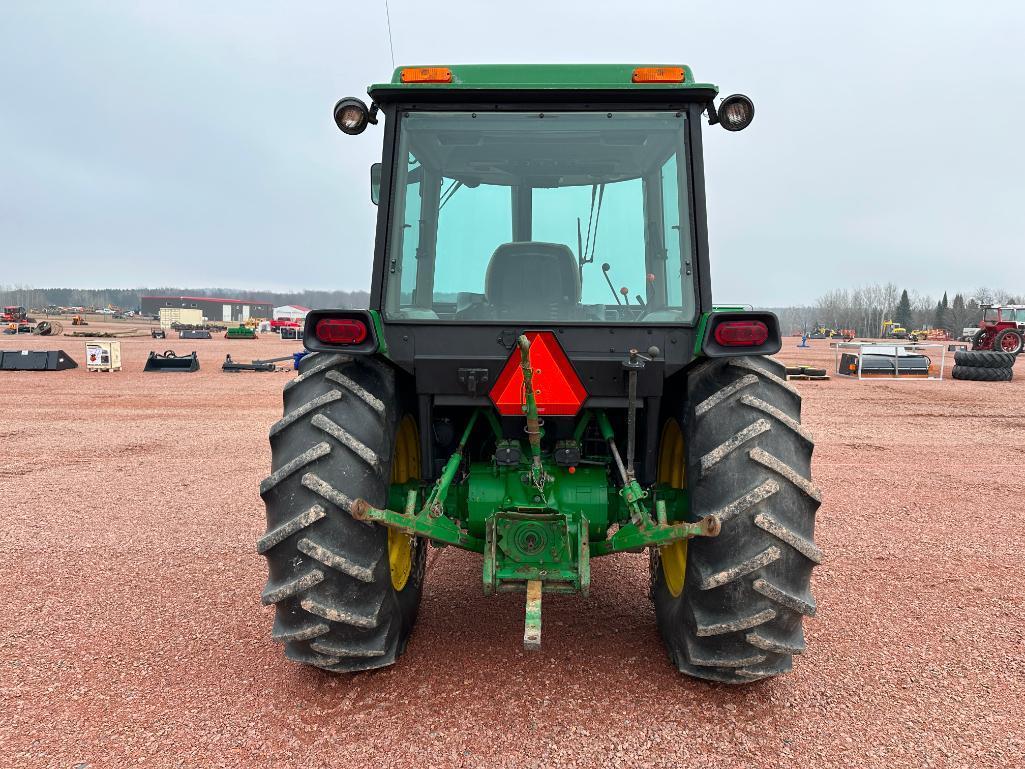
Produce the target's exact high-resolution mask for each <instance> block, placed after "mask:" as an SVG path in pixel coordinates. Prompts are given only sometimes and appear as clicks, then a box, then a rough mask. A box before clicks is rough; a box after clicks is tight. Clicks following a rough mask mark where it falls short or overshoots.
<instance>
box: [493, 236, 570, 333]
mask: <svg viewBox="0 0 1025 769" xmlns="http://www.w3.org/2000/svg"><path fill="white" fill-rule="evenodd" d="M484 297H485V300H486V306H488V307H489V309H490V310H491V311H492V312H493V313H495V317H497V318H505V317H508V318H516V319H520V320H533V319H535V318H536V319H537V320H548V319H551V320H556V319H565V320H571V319H575V318H576V317H577V315H579V314H580V311H581V310H580V273H579V272H578V267H577V260H576V257H575V256H574V255H573V252H572V251H571V250H570V248H569V246H567V245H564V244H562V243H542V242H540V241H533V240H528V241H520V242H516V243H503V244H502V245H500V246H499V247H498V248H496V249H495V253H493V254H492V255H491V261H490V262H489V263H488V272H487V276H486V277H485V279H484Z"/></svg>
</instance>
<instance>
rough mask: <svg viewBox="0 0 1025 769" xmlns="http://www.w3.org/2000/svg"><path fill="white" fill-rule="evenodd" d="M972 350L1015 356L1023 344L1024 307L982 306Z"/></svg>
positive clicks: (1024, 333)
mask: <svg viewBox="0 0 1025 769" xmlns="http://www.w3.org/2000/svg"><path fill="white" fill-rule="evenodd" d="M982 310H983V314H982V322H980V323H979V331H978V333H976V335H975V338H974V339H973V340H972V349H973V350H996V351H1002V352H1009V353H1012V354H1014V355H1017V354H1018V353H1020V352H1021V350H1022V346H1023V342H1025V305H1021V304H1004V305H998V304H984V305H982Z"/></svg>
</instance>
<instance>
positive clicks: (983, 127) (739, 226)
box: [0, 0, 1025, 306]
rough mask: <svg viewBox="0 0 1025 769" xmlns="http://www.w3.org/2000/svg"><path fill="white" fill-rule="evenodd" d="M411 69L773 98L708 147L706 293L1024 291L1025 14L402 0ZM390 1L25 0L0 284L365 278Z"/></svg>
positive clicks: (325, 282)
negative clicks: (680, 86) (510, 68)
mask: <svg viewBox="0 0 1025 769" xmlns="http://www.w3.org/2000/svg"><path fill="white" fill-rule="evenodd" d="M391 19H392V30H393V35H394V44H395V56H396V60H397V62H398V63H399V64H403V63H438V64H449V63H468V62H489V63H490V62H609V61H624V62H666V63H672V62H681V63H687V64H689V65H691V66H692V67H693V68H694V71H695V74H696V76H697V79H698V80H705V81H711V82H714V83H717V84H718V85H719V86H720V88H721V91H722V93H724V94H728V93H731V92H737V91H739V92H742V93H746V94H748V95H750V96H751V97H752V98H753V99H754V102H755V105H756V108H757V114H756V117H755V121H754V123H753V124H752V126H751V127H750V128H749V129H747V130H746V131H743V132H741V133H736V134H730V133H727V132H725V131H722V130H720V129H718V128H711V129H706V131H705V153H706V160H705V171H706V177H707V187H708V208H709V232H710V235H709V237H710V241H711V253H712V270H713V275H712V278H713V294H714V297H715V299H716V300H717V301H722V302H726V301H729V302H751V303H754V304H758V305H762V306H776V305H781V304H786V303H798V302H802V301H809V302H810V301H814V299H815V298H816V297H817V296H818V295H819V294H821V293H822V292H824V291H825V290H828V289H830V288H834V287H843V286H854V285H859V284H864V283H871V282H875V281H885V280H893V281H894V282H896V283H897V284H898V285H900V286H903V287H908V288H912V289H917V290H919V291H921V292H922V293H925V294H931V295H933V296H938V295H939V294H940V293H942V292H943V290H945V289H947V290H951V291H953V290H955V289H960V288H965V289H971V288H975V287H977V286H981V285H988V286H992V287H994V288H1003V289H1006V290H1011V291H1016V292H1022V291H1025V249H1023V246H1022V241H1023V237H1025V213H1023V208H1025V148H1023V144H1025V139H1023V137H1025V131H1023V128H1022V125H1021V123H1022V121H1023V119H1025V97H1023V96H1022V93H1023V84H1025V53H1023V50H1022V49H1023V43H1025V4H1023V3H1020V2H980V3H972V4H966V3H964V2H950V3H947V2H872V1H870V0H860V1H859V2H857V3H830V2H822V1H821V0H816V1H814V2H785V0H781V1H780V2H774V3H761V2H753V1H751V2H744V3H740V2H724V1H723V0H718V1H717V2H712V1H709V2H662V3H623V2H621V1H620V2H614V3H613V2H599V1H598V0H590V1H589V2H559V1H558V0H544V1H543V2H535V1H534V0H518V1H517V2H503V3H497V2H496V3H492V2H485V1H484V0H478V1H477V2H468V1H465V0H464V1H459V0H447V1H446V2H445V3H424V2H419V1H418V2H413V0H391ZM390 71H391V57H390V54H389V50H388V39H387V32H386V25H385V13H384V3H383V0H365V1H364V2H342V1H341V0H339V1H337V2H333V3H328V2H312V1H307V2H292V3H283V2H261V1H259V0H244V1H242V0H239V1H238V2H229V1H228V0H219V1H218V2H216V3H210V2H174V3H164V2H142V3H140V2H114V1H113V0H105V1H103V2H100V1H97V2H72V1H71V0H64V2H61V3H59V4H58V3H41V2H38V1H37V0H26V1H25V2H19V1H18V0H13V1H12V0H7V2H4V4H3V12H2V21H0V99H2V101H0V284H28V285H33V286H39V287H43V286H54V285H60V286H81V287H106V286H113V287H135V286H157V285H179V286H194V287H199V286H218V285H219V286H235V287H240V288H252V289H276V290H280V289H284V290H290V289H301V288H340V289H357V288H364V287H368V286H369V282H370V269H371V259H372V245H373V236H374V217H375V215H376V209H375V207H374V206H373V205H372V204H371V203H370V201H369V198H368V167H369V165H370V164H371V163H372V162H374V160H375V159H380V145H381V131H380V130H375V129H373V128H371V129H370V130H368V131H367V132H366V133H364V134H363V135H361V136H359V137H346V136H343V135H342V134H341V133H339V132H338V130H337V129H336V128H335V126H334V123H333V121H332V119H331V108H332V106H333V105H334V102H335V101H336V100H337V99H338V98H339V97H341V96H346V95H359V96H362V95H364V94H365V90H366V86H367V85H368V84H369V83H371V82H376V81H380V80H384V79H387V78H388V77H389V75H390Z"/></svg>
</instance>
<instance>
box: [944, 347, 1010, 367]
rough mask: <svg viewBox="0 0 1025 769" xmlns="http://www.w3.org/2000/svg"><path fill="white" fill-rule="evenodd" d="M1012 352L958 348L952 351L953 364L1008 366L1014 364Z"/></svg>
mask: <svg viewBox="0 0 1025 769" xmlns="http://www.w3.org/2000/svg"><path fill="white" fill-rule="evenodd" d="M1015 357H1016V356H1015V355H1014V353H1009V352H998V351H996V350H977V351H976V350H963V351H962V350H959V351H957V352H955V353H954V365H955V366H966V367H971V368H1010V367H1011V366H1013V365H1014V359H1015Z"/></svg>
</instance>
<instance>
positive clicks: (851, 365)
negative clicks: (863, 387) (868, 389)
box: [836, 345, 938, 378]
mask: <svg viewBox="0 0 1025 769" xmlns="http://www.w3.org/2000/svg"><path fill="white" fill-rule="evenodd" d="M836 373H837V374H842V375H844V376H853V377H859V378H867V377H891V378H893V377H896V376H901V377H929V376H933V375H935V374H937V373H938V371H937V369H936V367H934V366H933V365H932V359H931V358H929V356H928V355H925V354H923V353H921V352H919V351H917V350H914V349H911V350H907V349H905V348H904V347H899V346H898V347H893V346H891V347H885V346H881V345H875V346H873V345H866V346H865V347H863V348H861V351H860V352H857V353H855V352H845V353H843V354H842V355H841V356H840V364H839V365H838V366H837V370H836Z"/></svg>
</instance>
